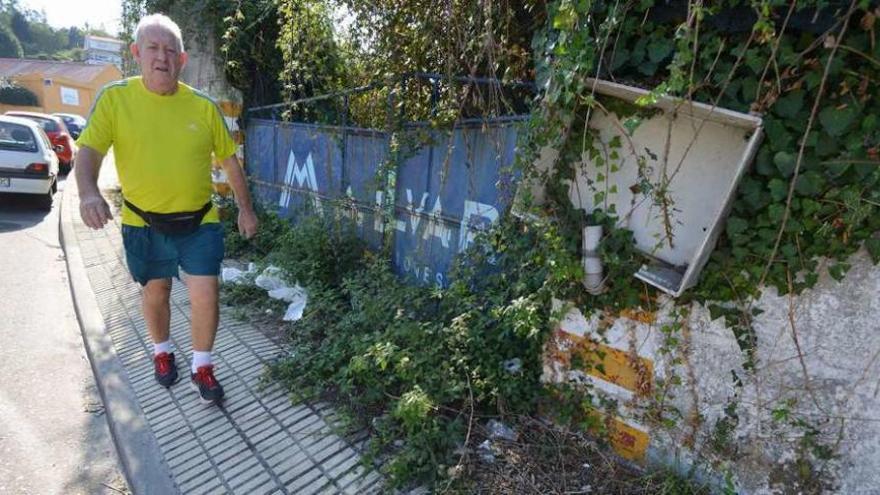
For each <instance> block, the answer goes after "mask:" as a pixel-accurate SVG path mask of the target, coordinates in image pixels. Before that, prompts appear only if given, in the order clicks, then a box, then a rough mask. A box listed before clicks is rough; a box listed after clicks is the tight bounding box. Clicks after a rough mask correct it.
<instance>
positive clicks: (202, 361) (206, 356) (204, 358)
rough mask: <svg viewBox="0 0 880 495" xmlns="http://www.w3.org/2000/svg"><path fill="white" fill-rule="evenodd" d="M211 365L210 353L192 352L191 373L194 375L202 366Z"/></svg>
mask: <svg viewBox="0 0 880 495" xmlns="http://www.w3.org/2000/svg"><path fill="white" fill-rule="evenodd" d="M208 364H211V351H207V352H205V351H193V359H192V372H193V373H195V372H196V371H197V370H198V369H199V368H201V367H202V366H205V365H208Z"/></svg>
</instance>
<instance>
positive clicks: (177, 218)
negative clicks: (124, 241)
mask: <svg viewBox="0 0 880 495" xmlns="http://www.w3.org/2000/svg"><path fill="white" fill-rule="evenodd" d="M122 201H123V203H125V206H127V207H128V209H129V210H131V211H133V212H134V213H135V214H136V215H137V216H139V217H141V219H143V221H144V222H146V223H147V224H148V225H149V226H150V227H152V228H154V229H156V230H157V231H159V232H161V233H163V234H168V235H183V234H191V233H193V232H195V231H196V230H198V228H199V225H201V224H202V219H203V218H204V217H205V214H207V213H208V212H209V211H210V210H211V201H208V202H207V203H205V205H204V206H202V207H201V208H199V209H198V210H195V211H184V212H180V213H155V212H151V211H144V210H142V209H140V208H138V207H137V206H135V205H134V204H132V203H131V202H130V201H129V200H127V199H125V198H123V199H122Z"/></svg>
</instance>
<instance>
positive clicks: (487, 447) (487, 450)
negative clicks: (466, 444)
mask: <svg viewBox="0 0 880 495" xmlns="http://www.w3.org/2000/svg"><path fill="white" fill-rule="evenodd" d="M477 453H478V454H479V455H480V460H481V461H483V462H485V463H486V464H494V463H495V449H494V448H493V447H492V441H491V440H484V441H483V443H481V444H480V445H479V447H477Z"/></svg>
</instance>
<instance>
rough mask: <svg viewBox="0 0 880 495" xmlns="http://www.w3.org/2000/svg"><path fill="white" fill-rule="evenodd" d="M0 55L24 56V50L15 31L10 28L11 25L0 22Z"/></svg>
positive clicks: (9, 56)
mask: <svg viewBox="0 0 880 495" xmlns="http://www.w3.org/2000/svg"><path fill="white" fill-rule="evenodd" d="M0 57H6V58H22V57H24V51H23V50H22V49H21V43H20V42H19V41H18V37H17V36H15V33H13V32H12V30H11V29H9V26H6V25H5V24H0Z"/></svg>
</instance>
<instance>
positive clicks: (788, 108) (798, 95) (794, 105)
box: [773, 91, 804, 119]
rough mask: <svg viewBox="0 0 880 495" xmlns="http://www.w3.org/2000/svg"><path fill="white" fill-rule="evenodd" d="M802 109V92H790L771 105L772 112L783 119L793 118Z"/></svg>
mask: <svg viewBox="0 0 880 495" xmlns="http://www.w3.org/2000/svg"><path fill="white" fill-rule="evenodd" d="M803 107H804V92H803V91H792V92H791V93H788V94H787V95H785V96H783V97H782V98H780V99H778V100H776V104H775V105H773V112H774V113H776V115H779V116H780V117H783V118H787V119H790V118H794V116H796V115H797V114H798V112H800V111H801V109H802V108H803Z"/></svg>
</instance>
